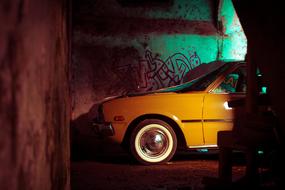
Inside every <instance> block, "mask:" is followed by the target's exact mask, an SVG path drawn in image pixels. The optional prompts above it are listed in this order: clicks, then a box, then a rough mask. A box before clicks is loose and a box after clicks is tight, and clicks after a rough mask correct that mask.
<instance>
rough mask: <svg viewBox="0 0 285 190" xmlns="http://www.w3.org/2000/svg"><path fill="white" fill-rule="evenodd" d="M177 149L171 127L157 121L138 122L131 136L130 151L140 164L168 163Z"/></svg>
mask: <svg viewBox="0 0 285 190" xmlns="http://www.w3.org/2000/svg"><path fill="white" fill-rule="evenodd" d="M176 148H177V138H176V134H175V132H174V130H173V129H172V127H171V126H170V125H169V124H168V123H166V122H164V121H162V120H159V119H146V120H143V121H142V122H140V123H139V124H138V125H137V126H136V127H135V129H134V130H133V132H132V134H131V139H130V149H131V153H132V155H133V156H134V158H135V159H136V160H137V161H139V162H140V163H142V164H145V165H150V164H158V163H165V162H167V161H169V160H170V159H171V158H172V157H173V155H174V153H175V151H176Z"/></svg>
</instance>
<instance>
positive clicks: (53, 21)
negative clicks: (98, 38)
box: [0, 0, 70, 190]
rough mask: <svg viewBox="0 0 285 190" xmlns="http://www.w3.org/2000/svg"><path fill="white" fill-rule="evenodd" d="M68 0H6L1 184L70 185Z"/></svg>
mask: <svg viewBox="0 0 285 190" xmlns="http://www.w3.org/2000/svg"><path fill="white" fill-rule="evenodd" d="M67 7H68V6H67V1H66V0H60V1H58V0H42V1H38V0H29V1H27V0H15V1H10V0H3V1H0V23H1V27H0V128H1V129H0V189H1V190H2V189H3V190H4V189H11V190H15V189H21V190H26V189H27V190H32V189H35V190H40V189H41V190H47V189H60V190H63V189H69V187H70V186H69V118H70V109H69V102H70V100H69V91H68V69H69V68H68V67H69V66H68V65H69V64H68V43H67V42H68V39H67V25H66V24H67V22H66V20H67V19H66V18H67Z"/></svg>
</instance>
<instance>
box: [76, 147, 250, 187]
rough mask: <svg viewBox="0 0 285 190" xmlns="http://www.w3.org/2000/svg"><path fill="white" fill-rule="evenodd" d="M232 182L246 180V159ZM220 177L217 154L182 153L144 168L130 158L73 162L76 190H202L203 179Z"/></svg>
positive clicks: (237, 166)
mask: <svg viewBox="0 0 285 190" xmlns="http://www.w3.org/2000/svg"><path fill="white" fill-rule="evenodd" d="M234 163H235V164H234V167H233V169H232V171H233V179H234V180H236V179H238V178H240V177H242V176H243V174H244V172H245V167H244V159H243V158H242V157H241V156H239V155H238V156H237V157H236V158H235V161H234ZM217 176H218V154H217V153H197V152H189V153H188V152H187V153H185V152H183V153H180V154H178V155H176V156H175V157H174V158H173V159H172V161H171V162H168V163H167V164H164V165H154V166H142V165H139V164H137V163H136V162H134V161H133V160H132V158H131V157H130V156H128V155H127V154H124V153H123V154H117V155H110V154H109V155H106V154H105V155H97V156H96V158H92V159H82V160H80V161H73V162H72V164H71V185H72V189H73V190H95V189H96V190H113V189H116V190H121V189H122V190H200V189H204V185H203V183H202V180H203V178H204V177H217Z"/></svg>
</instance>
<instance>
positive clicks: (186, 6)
mask: <svg viewBox="0 0 285 190" xmlns="http://www.w3.org/2000/svg"><path fill="white" fill-rule="evenodd" d="M210 7H211V4H210V1H209V0H192V1H189V0H173V6H171V7H169V8H164V9H158V8H157V7H156V8H155V9H149V10H150V11H149V12H146V13H147V16H148V17H151V18H164V19H173V18H176V19H183V20H196V21H197V20H201V21H213V15H212V10H211V8H210Z"/></svg>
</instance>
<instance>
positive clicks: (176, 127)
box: [122, 114, 187, 148]
mask: <svg viewBox="0 0 285 190" xmlns="http://www.w3.org/2000/svg"><path fill="white" fill-rule="evenodd" d="M145 119H160V120H162V121H164V122H166V123H168V124H169V125H170V126H171V127H172V129H173V130H174V132H175V134H176V136H177V145H178V147H177V148H186V147H187V146H186V140H185V137H184V135H183V132H182V130H181V128H180V127H179V125H178V124H177V123H176V122H175V121H174V120H173V119H171V118H169V117H167V116H165V115H161V114H145V115H141V116H139V117H137V118H136V119H134V120H133V121H132V122H131V123H130V124H129V126H128V128H127V131H126V133H125V135H124V138H123V141H122V146H123V147H125V148H127V147H128V144H129V143H128V142H129V140H130V137H131V133H132V131H133V130H134V128H135V127H136V126H137V125H138V124H139V123H140V122H141V121H143V120H145Z"/></svg>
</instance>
